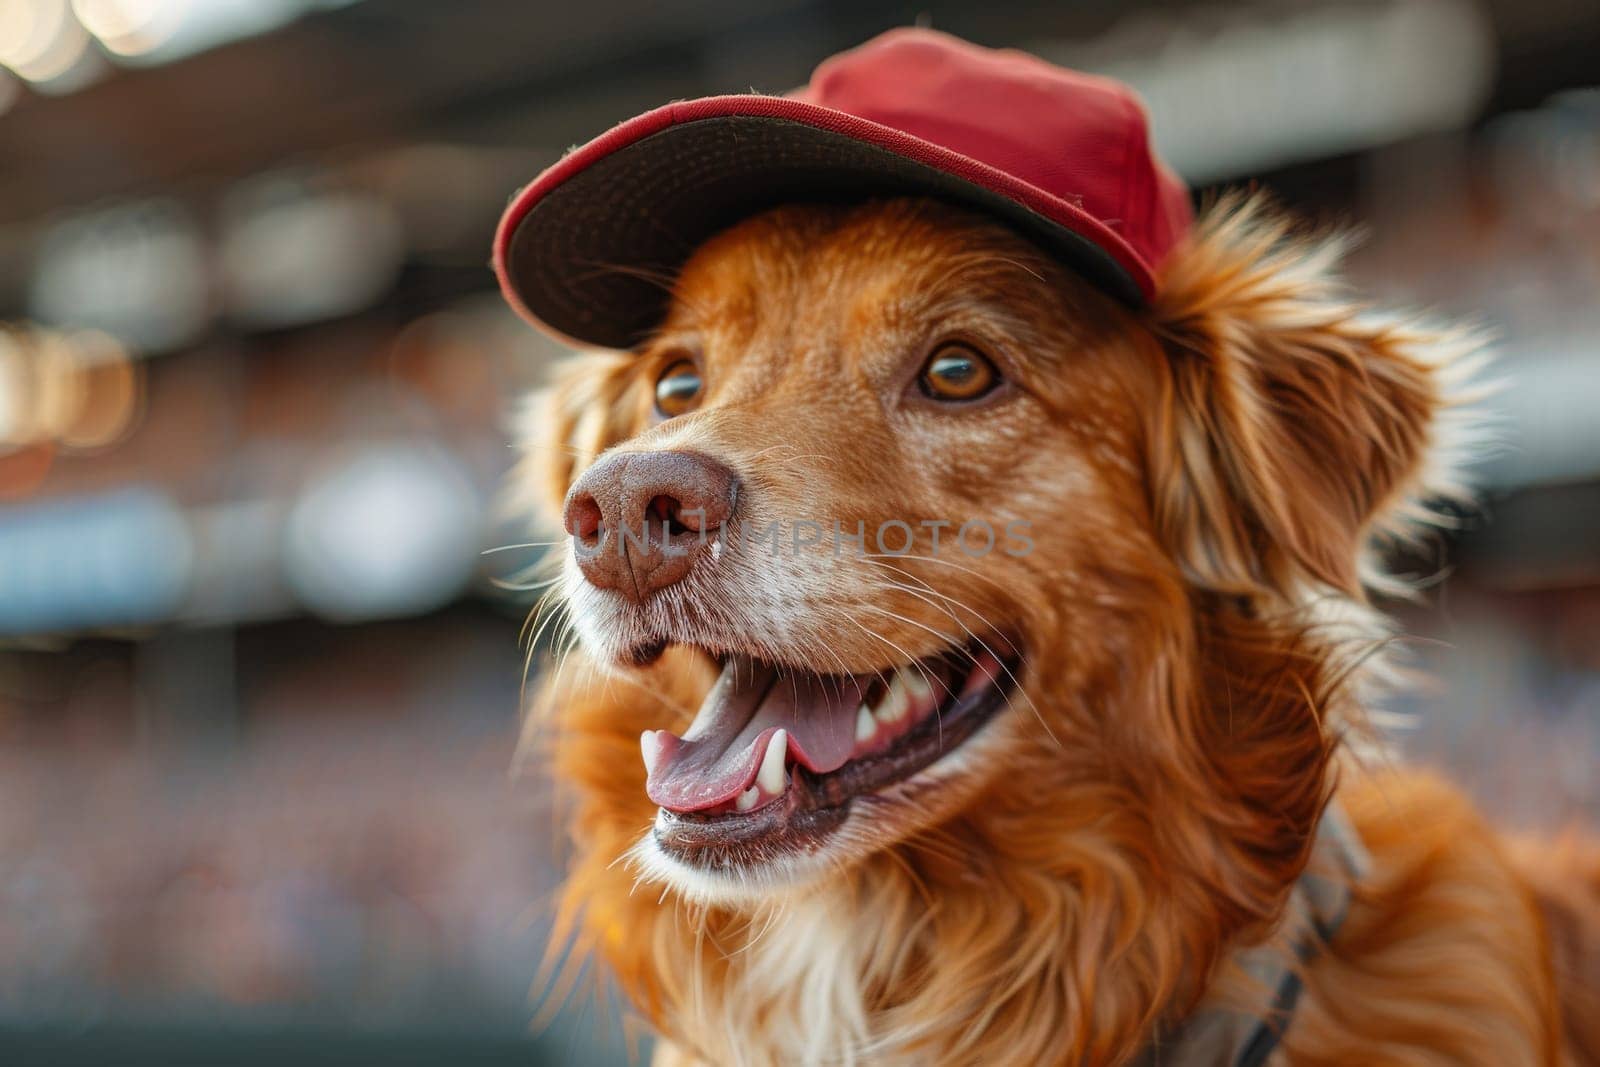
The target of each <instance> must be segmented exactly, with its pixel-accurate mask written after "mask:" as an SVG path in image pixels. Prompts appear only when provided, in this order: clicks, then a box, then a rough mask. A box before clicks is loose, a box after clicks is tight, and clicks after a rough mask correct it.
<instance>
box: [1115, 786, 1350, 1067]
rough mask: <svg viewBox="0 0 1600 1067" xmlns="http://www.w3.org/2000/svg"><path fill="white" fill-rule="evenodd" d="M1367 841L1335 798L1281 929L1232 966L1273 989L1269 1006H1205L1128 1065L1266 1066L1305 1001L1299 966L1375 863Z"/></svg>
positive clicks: (1325, 938) (1334, 928)
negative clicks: (1253, 1008) (1252, 1008)
mask: <svg viewBox="0 0 1600 1067" xmlns="http://www.w3.org/2000/svg"><path fill="white" fill-rule="evenodd" d="M1370 862H1371V861H1370V858H1369V856H1368V855H1367V850H1366V848H1365V847H1364V846H1363V845H1362V843H1361V838H1360V837H1359V836H1358V835H1357V834H1356V831H1355V828H1354V827H1353V826H1351V825H1350V822H1349V820H1348V819H1346V818H1345V816H1344V813H1343V811H1341V810H1340V808H1339V806H1338V804H1337V802H1333V803H1330V804H1329V805H1328V808H1327V810H1326V811H1325V812H1324V813H1323V816H1322V821H1321V822H1320V823H1319V824H1318V827H1317V840H1316V843H1315V844H1314V845H1313V846H1312V854H1311V861H1310V862H1309V863H1308V864H1307V865H1306V870H1305V873H1304V874H1302V875H1301V876H1300V879H1299V881H1297V882H1296V883H1295V886H1294V889H1293V891H1292V892H1291V894H1290V898H1289V904H1288V911H1287V913H1286V916H1285V919H1284V922H1283V925H1282V927H1281V931H1282V932H1281V935H1280V936H1278V937H1274V938H1272V939H1269V940H1268V941H1267V942H1265V943H1263V944H1261V945H1258V946H1255V947H1252V948H1248V949H1245V950H1243V951H1241V952H1239V953H1238V954H1237V955H1235V956H1234V958H1233V961H1232V962H1233V965H1234V966H1236V967H1237V968H1238V969H1239V970H1240V971H1242V972H1243V973H1244V974H1245V975H1247V976H1248V977H1249V978H1250V979H1251V980H1252V981H1253V983H1254V984H1256V986H1257V988H1260V989H1265V990H1271V995H1270V996H1269V997H1268V999H1267V1003H1266V1006H1265V1008H1264V1009H1262V1010H1258V1011H1251V1012H1246V1011H1238V1010H1234V1009H1231V1008H1227V1007H1222V1006H1215V1007H1202V1008H1201V1009H1200V1010H1199V1011H1198V1012H1196V1013H1195V1014H1193V1015H1191V1016H1190V1017H1189V1018H1187V1019H1185V1020H1184V1021H1183V1022H1182V1023H1181V1024H1179V1025H1178V1026H1177V1027H1176V1028H1175V1029H1172V1030H1169V1031H1165V1032H1163V1033H1161V1034H1159V1035H1158V1036H1157V1037H1156V1039H1155V1040H1154V1041H1152V1042H1151V1044H1150V1045H1149V1046H1148V1047H1147V1048H1146V1049H1145V1050H1144V1052H1143V1053H1142V1054H1141V1055H1140V1056H1138V1057H1136V1058H1135V1059H1134V1060H1133V1063H1132V1064H1131V1065H1130V1067H1263V1065H1264V1064H1265V1063H1266V1062H1267V1060H1268V1057H1270V1056H1271V1055H1272V1053H1273V1052H1274V1051H1275V1050H1276V1049H1277V1047H1278V1043H1279V1041H1280V1040H1281V1039H1282V1037H1283V1034H1284V1031H1286V1030H1287V1029H1288V1028H1289V1022H1290V1020H1291V1019H1293V1017H1294V1010H1295V1006H1296V1004H1297V1003H1298V1002H1299V1000H1300V991H1301V972H1302V969H1303V967H1304V966H1305V964H1307V963H1309V962H1310V961H1311V960H1312V959H1313V958H1315V957H1316V956H1317V955H1318V954H1319V953H1320V952H1322V950H1323V948H1324V946H1326V944H1327V943H1328V942H1329V941H1330V940H1332V938H1333V935H1334V934H1335V933H1336V932H1338V929H1339V927H1340V926H1341V925H1342V924H1343V923H1344V919H1345V915H1346V914H1347V913H1348V911H1349V909H1350V892H1351V886H1353V885H1354V884H1355V883H1357V882H1359V881H1360V880H1361V879H1362V878H1363V877H1364V876H1365V874H1366V872H1367V869H1368V866H1369V864H1370Z"/></svg>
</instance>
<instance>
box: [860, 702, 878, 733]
mask: <svg viewBox="0 0 1600 1067" xmlns="http://www.w3.org/2000/svg"><path fill="white" fill-rule="evenodd" d="M877 732H878V720H877V719H875V718H873V717H872V709H870V708H868V707H867V706H866V705H865V704H863V705H861V706H860V707H859V708H857V709H856V740H857V741H858V742H863V741H871V740H872V735H873V734H875V733H877Z"/></svg>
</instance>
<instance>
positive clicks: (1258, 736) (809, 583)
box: [517, 200, 1600, 1067]
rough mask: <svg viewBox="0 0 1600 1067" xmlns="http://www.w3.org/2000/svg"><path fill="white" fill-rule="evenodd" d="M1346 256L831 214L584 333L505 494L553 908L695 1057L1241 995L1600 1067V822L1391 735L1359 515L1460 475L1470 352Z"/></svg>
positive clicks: (1083, 1043)
mask: <svg viewBox="0 0 1600 1067" xmlns="http://www.w3.org/2000/svg"><path fill="white" fill-rule="evenodd" d="M1337 251H1338V249H1337V245H1336V244H1334V243H1328V242H1319V241H1312V240H1309V239H1303V238H1300V237H1297V236H1295V235H1294V234H1293V232H1292V231H1291V230H1290V228H1289V227H1288V226H1287V225H1286V224H1285V223H1284V222H1283V221H1281V220H1280V219H1279V218H1277V217H1276V216H1275V215H1274V214H1273V213H1272V212H1270V211H1268V210H1266V209H1264V208H1263V207H1262V206H1261V205H1260V204H1258V203H1254V202H1245V201H1238V200H1234V201H1228V202H1225V203H1223V204H1220V205H1218V206H1216V207H1215V208H1213V209H1212V210H1211V211H1209V212H1208V214H1207V217H1206V218H1204V219H1203V220H1202V221H1201V223H1200V225H1199V226H1198V227H1197V229H1196V232H1195V233H1194V235H1193V236H1192V237H1190V238H1189V239H1188V241H1187V243H1186V244H1184V245H1183V246H1182V247H1180V249H1179V250H1178V251H1176V252H1175V253H1174V254H1173V255H1172V256H1171V258H1170V259H1169V260H1168V262H1167V264H1166V266H1165V268H1164V270H1163V277H1162V281H1161V286H1160V295H1159V297H1158V298H1157V299H1156V301H1155V302H1154V303H1153V304H1152V305H1151V306H1149V307H1146V308H1142V309H1138V310H1131V309H1129V308H1126V307H1124V306H1122V305H1119V304H1117V303H1115V302H1113V301H1112V300H1111V299H1109V298H1107V297H1105V296H1103V295H1101V293H1100V292H1099V291H1097V290H1096V289H1093V288H1091V287H1090V286H1088V285H1087V284H1085V283H1084V282H1082V281H1081V280H1079V279H1078V278H1077V277H1076V276H1074V275H1073V274H1072V273H1071V272H1070V271H1068V270H1067V269H1066V268H1064V267H1063V266H1061V265H1059V264H1058V263H1056V262H1055V261H1053V260H1052V259H1050V258H1048V257H1047V256H1045V255H1043V254H1041V253H1040V252H1038V251H1036V250H1035V249H1034V247H1033V246H1032V245H1030V244H1029V243H1028V242H1026V241H1024V240H1022V239H1021V238H1019V237H1017V236H1015V235H1013V234H1012V233H1011V232H1010V231H1009V230H1007V229H1006V228H1004V227H1002V226H1000V225H999V224H996V223H993V222H990V221H986V220H984V219H982V218H980V217H979V216H976V215H969V214H966V213H964V212H962V211H959V210H957V209H954V208H950V207H946V206H943V205H940V204H937V203H933V202H931V201H921V200H888V201H877V202H869V203H864V204H861V205H856V206H805V205H795V206H791V207H785V208H780V209H778V210H775V211H770V212H768V213H766V214H763V215H760V216H758V217H755V218H752V219H749V220H747V221H745V222H742V223H740V224H738V225H736V226H735V227H733V228H732V229H730V230H727V231H726V232H724V233H722V234H721V235H719V236H717V237H716V238H714V239H712V240H711V241H710V242H708V243H707V244H705V245H704V246H703V247H702V248H701V249H700V250H699V251H698V252H697V253H696V255H695V256H694V257H693V259H692V260H691V261H690V262H689V264H688V266H687V267H686V268H685V269H684V271H683V272H682V274H681V276H680V277H679V278H677V279H676V281H675V284H674V286H673V295H672V302H671V310H670V312H669V314H668V317H667V319H666V322H665V324H664V326H663V327H662V328H661V329H660V330H659V331H657V332H656V333H655V334H654V335H653V337H652V339H651V340H650V341H649V342H648V343H647V344H645V345H643V346H641V347H640V349H639V350H638V351H636V352H634V353H631V354H627V355H611V356H602V355H594V356H584V357H581V358H578V359H577V360H575V361H574V362H572V363H570V364H569V365H568V366H567V367H566V369H565V370H564V372H563V374H562V376H561V377H560V379H559V381H558V382H557V384H556V385H555V386H554V388H553V389H552V390H551V391H550V392H549V393H548V394H546V395H545V396H544V397H543V398H542V400H541V401H540V403H539V404H537V405H536V406H535V407H534V409H532V411H531V413H530V419H529V422H528V426H529V431H528V433H529V439H528V441H527V451H526V459H525V461H524V463H523V465H522V467H521V468H520V469H519V471H518V475H517V486H518V490H519V491H520V492H521V493H523V494H524V495H525V496H526V497H527V498H528V499H531V500H537V501H539V502H540V503H541V504H542V505H543V506H544V507H545V508H546V513H547V514H548V515H550V516H552V517H559V518H560V520H561V521H562V522H564V524H565V526H566V528H567V529H568V530H569V531H570V532H571V533H572V534H573V537H572V543H571V549H572V551H571V552H569V553H568V554H567V556H566V559H565V561H564V566H565V571H564V577H563V579H562V583H561V595H562V599H563V600H564V601H565V606H566V608H567V610H568V611H569V612H570V618H571V622H572V624H573V625H574V627H575V629H576V631H577V633H578V634H579V635H580V636H581V645H582V650H581V651H577V652H573V653H572V659H571V661H569V662H567V663H565V664H563V665H562V666H561V668H560V669H559V670H553V671H552V672H551V677H552V678H554V679H555V681H554V682H552V683H550V684H548V685H547V686H546V688H545V690H544V692H543V694H542V696H541V698H540V701H539V705H540V709H541V710H540V712H539V713H538V714H536V715H535V716H534V717H533V719H532V720H531V722H532V724H533V725H532V728H531V730H530V736H533V737H537V738H539V739H541V740H543V741H545V742H547V743H548V744H549V745H550V746H551V751H552V752H553V759H554V767H555V770H556V773H557V774H558V775H559V777H560V780H561V781H562V782H563V783H565V784H566V785H567V786H569V787H570V788H571V790H572V793H573V796H574V804H575V810H574V811H573V814H572V820H571V836H572V841H573V843H574V847H575V850H576V855H575V858H574V862H573V865H572V869H571V876H570V880H569V881H568V883H567V887H566V892H565V897H564V900H563V904H562V908H561V913H560V923H559V928H558V936H559V937H560V938H562V939H568V938H570V939H571V940H572V941H573V942H575V945H576V948H577V949H578V950H579V951H580V952H582V953H588V952H597V953H599V954H600V955H601V956H602V957H603V958H604V959H605V960H606V961H607V962H608V963H609V965H610V969H611V971H612V972H613V973H614V974H615V976H616V977H617V979H618V980H619V981H620V983H621V985H622V987H623V988H624V990H625V991H626V992H627V994H628V996H629V997H630V998H631V1001H632V1003H633V1005H634V1006H635V1007H636V1008H637V1009H638V1010H639V1011H640V1012H641V1013H642V1014H643V1015H644V1016H645V1018H646V1019H647V1020H648V1022H649V1024H650V1026H651V1027H652V1028H653V1029H654V1030H655V1031H657V1032H658V1033H659V1034H660V1035H661V1037H662V1043H661V1045H660V1046H659V1050H658V1054H657V1060H658V1062H661V1063H689V1062H695V1063H707V1064H736V1063H737V1064H745V1063H748V1064H766V1063H818V1064H820V1063H910V1064H924V1063H952V1064H968V1063H970V1064H1042V1063H1060V1064H1095V1065H1100V1064H1107V1065H1109V1064H1122V1063H1133V1062H1138V1063H1173V1064H1176V1065H1179V1067H1185V1065H1187V1064H1190V1063H1198V1062H1205V1063H1234V1062H1255V1061H1247V1060H1246V1059H1243V1058H1240V1057H1239V1053H1238V1049H1237V1047H1236V1046H1235V1045H1234V1044H1232V1043H1231V1042H1228V1041H1225V1042H1223V1043H1222V1044H1220V1045H1219V1044H1215V1043H1209V1044H1208V1039H1206V1038H1204V1037H1201V1038H1196V1037H1195V1036H1194V1030H1195V1027H1196V1025H1197V1024H1196V1022H1195V1020H1202V1019H1204V1020H1211V1019H1220V1018H1232V1019H1235V1020H1238V1019H1243V1020H1245V1021H1246V1024H1247V1030H1248V1026H1254V1027H1255V1028H1256V1030H1257V1031H1259V1032H1258V1033H1256V1035H1255V1038H1254V1040H1255V1041H1256V1043H1257V1045H1258V1047H1259V1048H1261V1049H1264V1050H1265V1051H1263V1052H1261V1055H1262V1056H1263V1057H1270V1058H1264V1059H1262V1060H1260V1061H1259V1062H1269V1063H1288V1064H1295V1065H1309V1064H1319V1065H1320V1064H1341V1065H1342V1064H1415V1065H1423V1064H1492V1065H1522V1064H1529V1065H1531V1064H1558V1063H1561V1064H1576V1063H1600V1010H1597V1008H1600V1002H1597V997H1600V974H1597V971H1600V965H1597V959H1600V933H1597V931H1600V920H1597V917H1596V916H1597V912H1600V858H1597V856H1596V854H1595V853H1594V852H1593V851H1585V847H1584V846H1583V845H1581V843H1578V842H1574V843H1572V845H1571V847H1570V848H1568V849H1566V850H1565V851H1554V850H1551V849H1549V848H1538V847H1523V848H1521V849H1520V850H1519V849H1512V848H1511V847H1509V846H1508V845H1507V844H1506V843H1505V842H1503V841H1502V840H1501V839H1500V838H1499V837H1498V836H1497V835H1496V834H1495V833H1494V832H1493V831H1492V830H1491V829H1490V827H1489V826H1488V825H1486V823H1485V822H1484V820H1483V818H1482V817H1481V816H1480V815H1479V814H1478V813H1477V812H1475V811H1474V810H1473V808H1472V807H1471V805H1470V804H1468V803H1467V802H1466V801H1465V800H1464V799H1463V798H1462V796H1461V795H1460V794H1459V793H1457V792H1456V791H1455V790H1454V789H1453V788H1452V787H1451V786H1449V785H1448V784H1446V783H1445V782H1442V781H1440V780H1437V779H1436V778H1433V777H1429V776H1427V775H1423V774H1418V773H1414V772H1410V771H1407V770H1404V769H1402V768H1397V767H1394V766H1393V765H1392V763H1391V762H1390V761H1389V760H1387V759H1386V757H1384V756H1383V754H1382V752H1381V749H1380V748H1379V747H1378V746H1377V745H1376V743H1375V741H1374V738H1373V732H1372V730H1371V729H1370V727H1369V724H1368V715H1367V713H1366V709H1367V707H1368V706H1369V704H1370V702H1371V701H1372V700H1373V697H1374V692H1375V690H1376V689H1377V688H1378V686H1379V684H1380V683H1381V682H1382V681H1383V678H1382V671H1381V667H1380V665H1381V663H1382V661H1383V657H1382V656H1381V654H1379V652H1380V650H1381V648H1382V646H1383V644H1384V641H1385V636H1386V634H1387V631H1386V629H1385V626H1384V623H1383V621H1382V620H1381V618H1380V617H1379V616H1378V615H1377V614H1376V613H1375V612H1374V610H1373V609H1372V607H1371V606H1369V604H1368V602H1367V599H1366V594H1367V591H1368V590H1372V589H1374V588H1383V587H1384V580H1383V579H1382V577H1381V576H1380V575H1379V573H1378V572H1377V570H1376V568H1375V566H1374V565H1373V558H1374V557H1373V554H1372V552H1373V548H1374V546H1375V545H1376V544H1377V543H1378V542H1380V541H1381V540H1382V539H1385V538H1403V537H1407V536H1409V535H1410V534H1412V533H1413V532H1414V528H1415V527H1416V525H1417V524H1419V523H1422V522H1425V521H1426V520H1427V512H1426V510H1425V508H1424V505H1425V503H1426V502H1427V501H1429V500H1432V499H1437V498H1439V497H1440V496H1449V495H1453V494H1459V493H1460V492H1461V491H1462V490H1461V487H1460V486H1459V485H1458V484H1456V482H1455V481H1454V479H1453V476H1452V471H1453V469H1454V463H1455V461H1456V460H1457V459H1459V458H1460V453H1461V450H1462V448H1463V447H1464V443H1465V441H1466V438H1465V437H1464V436H1463V435H1462V426H1463V424H1464V423H1465V421H1466V420H1465V418H1464V415H1463V413H1462V411H1461V410H1460V409H1459V407H1458V399H1459V390H1460V383H1461V382H1462V381H1463V380H1464V379H1465V378H1466V377H1467V375H1468V373H1469V372H1470V371H1471V370H1472V369H1473V368H1472V362H1473V360H1474V358H1475V356H1474V349H1475V344H1474V340H1473V338H1472V337H1470V336H1468V335H1465V334H1461V333H1456V332H1451V331H1445V330H1437V329H1431V328H1427V327H1424V326H1422V325H1419V324H1416V323H1412V322H1407V321H1400V320H1394V319H1376V318H1372V317H1370V316H1368V315H1365V314H1362V313H1360V309H1359V307H1358V306H1357V305H1356V304H1354V303H1352V302H1351V301H1350V300H1349V298H1348V297H1347V296H1346V295H1345V294H1344V293H1343V292H1342V290H1341V289H1340V287H1339V285H1338V283H1337V280H1336V278H1335V277H1334V275H1333V273H1332V272H1333V271H1334V269H1335V268H1336V266H1337V263H1336V260H1337ZM597 460H598V462H597ZM563 509H564V511H563ZM634 523H636V524H637V534H636V535H635V539H634V540H633V542H632V543H631V544H627V543H621V544H620V545H619V544H618V542H617V540H616V539H615V538H613V539H612V540H607V538H608V537H609V536H610V535H612V534H617V535H619V536H621V535H623V534H625V533H626V531H625V530H622V529H620V528H622V527H627V526H629V525H630V524H634ZM985 527H986V528H987V530H988V534H987V535H986V534H985V533H984V532H983V531H984V528H985ZM963 528H965V533H966V535H967V536H966V537H965V538H959V537H958V534H959V533H961V532H962V530H963ZM858 534H861V537H860V540H859V541H858V540H857V539H856V536H857V535H858ZM941 534H942V538H940V539H939V540H938V541H937V542H936V540H935V538H936V537H939V535H941ZM752 535H753V536H752ZM880 535H881V536H880ZM986 544H987V545H990V547H989V549H988V550H987V551H982V550H983V549H984V548H985V545H986ZM611 548H620V551H617V552H609V549H611ZM741 702H742V703H741ZM730 708H732V709H733V710H729V709H730ZM752 708H753V709H754V710H753V711H752ZM697 709H699V710H698V711H697ZM707 709H710V710H707ZM718 709H720V710H718ZM863 709H865V710H863ZM697 716H698V719H699V721H697V722H696V723H695V725H694V727H692V728H691V721H693V720H696V719H697ZM752 716H753V717H752ZM841 723H843V724H845V725H843V727H841V725H840V724H841ZM775 724H779V725H775ZM841 728H843V729H844V730H845V731H846V732H847V733H849V734H850V736H848V737H843V738H841V737H839V736H838V734H839V730H840V729H841ZM780 730H781V734H780ZM661 731H664V732H661ZM641 735H642V737H643V740H642V741H641ZM641 744H642V746H643V749H644V759H641ZM773 751H776V752H777V755H776V756H775V757H774V756H772V752H773ZM841 761H842V762H841ZM647 762H648V763H649V764H651V774H650V781H649V784H648V792H647V781H646V770H647V768H646V763H647ZM652 797H654V798H655V799H652ZM1334 812H1338V813H1342V814H1341V815H1339V816H1337V817H1339V818H1341V819H1347V820H1348V824H1349V825H1350V826H1351V827H1353V833H1351V832H1347V833H1346V834H1345V838H1344V840H1345V845H1344V847H1343V852H1344V853H1345V854H1346V856H1347V857H1349V856H1355V857H1358V860H1357V861H1356V862H1351V863H1348V864H1346V865H1344V866H1342V867H1341V866H1340V865H1339V864H1338V863H1332V864H1331V865H1328V866H1326V868H1325V869H1322V870H1320V871H1319V870H1318V865H1319V864H1322V863H1324V860H1325V857H1324V856H1323V853H1322V849H1323V845H1325V844H1326V842H1327V840H1328V839H1329V834H1328V833H1327V832H1326V830H1327V827H1328V826H1331V825H1332V823H1331V820H1332V819H1333V818H1335V817H1336V816H1335V815H1333V814H1332V813H1334ZM1325 813H1329V814H1328V816H1327V817H1328V819H1329V820H1330V822H1328V823H1327V824H1324V823H1323V820H1324V816H1325ZM1319 826H1322V827H1323V830H1322V831H1321V832H1319ZM1319 842H1322V844H1319ZM1335 851H1338V850H1337V849H1336V850H1335ZM1313 876H1314V877H1317V878H1321V879H1322V880H1323V883H1324V887H1326V886H1329V885H1331V886H1333V890H1332V893H1333V897H1332V899H1334V900H1335V901H1336V902H1337V907H1336V910H1337V914H1333V915H1325V916H1321V917H1318V916H1317V914H1316V908H1315V907H1312V908H1311V909H1310V912H1309V914H1311V915H1312V917H1313V919H1315V920H1316V921H1308V920H1306V914H1307V913H1306V912H1304V911H1303V910H1301V904H1300V903H1297V902H1300V901H1301V900H1302V898H1301V895H1300V893H1299V891H1298V890H1297V887H1300V888H1301V889H1304V888H1305V887H1307V886H1308V885H1309V884H1310V883H1308V882H1307V879H1308V878H1309V877H1313ZM1297 916H1298V918H1297ZM1272 954H1276V956H1277V957H1278V959H1279V961H1280V962H1279V963H1278V964H1277V965H1276V969H1275V970H1274V969H1273V965H1271V964H1270V957H1271V956H1272ZM1263 959H1266V960H1269V963H1268V966H1267V970H1266V971H1265V972H1263V971H1261V970H1259V969H1252V967H1251V966H1247V965H1246V964H1247V962H1249V961H1260V960H1263ZM1230 1013H1231V1014H1230Z"/></svg>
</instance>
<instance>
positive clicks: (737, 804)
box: [733, 785, 761, 811]
mask: <svg viewBox="0 0 1600 1067" xmlns="http://www.w3.org/2000/svg"><path fill="white" fill-rule="evenodd" d="M760 799H761V787H760V786H755V785H753V786H751V787H750V788H749V789H746V790H745V791H744V792H743V793H740V794H739V799H738V800H735V801H734V802H733V807H734V810H735V811H749V810H750V809H751V808H753V807H755V806H756V803H757V802H758V801H760Z"/></svg>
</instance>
